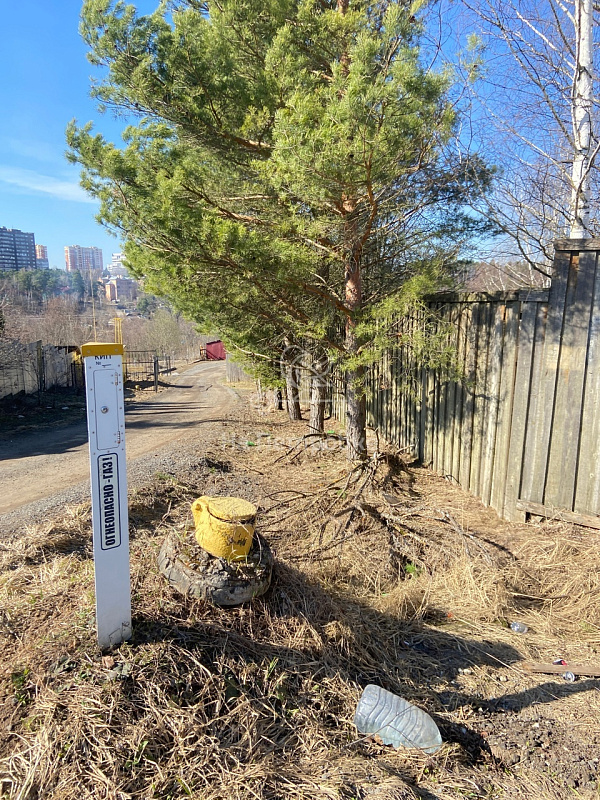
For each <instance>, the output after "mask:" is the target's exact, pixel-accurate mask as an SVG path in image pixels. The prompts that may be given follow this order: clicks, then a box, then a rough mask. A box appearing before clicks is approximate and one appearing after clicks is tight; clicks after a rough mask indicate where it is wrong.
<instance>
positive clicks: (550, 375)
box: [522, 251, 571, 503]
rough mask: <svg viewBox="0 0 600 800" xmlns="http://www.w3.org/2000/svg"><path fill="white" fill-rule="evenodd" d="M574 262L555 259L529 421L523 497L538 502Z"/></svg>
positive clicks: (565, 256) (568, 256)
mask: <svg viewBox="0 0 600 800" xmlns="http://www.w3.org/2000/svg"><path fill="white" fill-rule="evenodd" d="M570 264H571V254H570V253H569V252H566V251H564V252H560V253H558V254H557V257H556V258H555V260H554V272H553V276H552V286H551V287H550V296H549V300H548V318H547V321H546V330H545V336H544V346H543V355H542V372H541V375H540V383H539V395H538V397H537V403H536V409H535V416H533V414H532V415H531V416H530V420H529V421H528V437H527V441H526V444H525V458H526V459H527V461H528V462H530V464H531V479H530V482H529V485H528V486H527V489H528V490H529V492H530V494H528V495H526V494H523V495H522V497H523V499H526V500H531V501H533V502H535V503H542V502H543V500H544V489H545V486H546V476H547V468H548V451H549V447H550V436H551V433H552V422H553V418H554V397H555V392H556V376H557V368H558V357H559V353H560V341H561V333H562V327H563V319H564V313H565V300H566V296H567V282H568V277H569V271H570Z"/></svg>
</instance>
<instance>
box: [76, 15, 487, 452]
mask: <svg viewBox="0 0 600 800" xmlns="http://www.w3.org/2000/svg"><path fill="white" fill-rule="evenodd" d="M415 13H416V9H415V8H414V7H413V8H411V7H409V5H408V4H407V3H405V2H400V1H399V0H381V2H377V3H370V2H361V0H353V2H352V3H350V2H349V0H298V2H294V0H260V2H259V0H243V1H242V0H221V2H219V3H216V2H198V0H179V1H178V2H176V3H174V4H172V5H171V8H170V10H169V12H168V13H167V8H166V6H165V4H161V6H160V7H159V9H158V10H157V12H156V13H154V14H152V15H150V16H145V17H144V16H142V17H138V16H136V14H135V11H134V9H133V8H132V7H131V6H125V5H124V4H123V3H120V2H118V3H116V4H113V3H111V2H109V0H87V2H86V3H85V4H84V10H83V17H82V32H83V35H84V37H85V39H86V41H87V43H88V45H89V47H90V58H91V60H92V62H93V63H95V64H97V65H100V66H103V67H105V68H106V70H107V73H106V76H105V78H104V80H102V81H101V82H100V83H98V84H96V86H95V87H94V90H93V92H94V94H95V95H96V97H97V98H98V100H99V101H100V102H101V103H103V104H105V105H107V106H113V107H116V108H118V109H120V110H122V111H123V110H124V111H127V112H130V113H134V114H136V115H137V116H138V117H139V118H140V119H139V121H138V122H137V124H136V125H132V126H130V127H129V128H128V129H127V130H126V132H125V140H126V146H125V147H124V148H119V147H116V146H114V145H112V144H110V143H108V142H106V141H105V140H104V139H103V138H102V137H101V136H99V135H93V133H92V131H91V129H90V127H89V126H86V127H84V128H78V127H77V126H76V125H75V124H74V123H73V124H72V125H71V126H70V127H69V131H68V141H69V144H70V146H71V152H72V158H73V159H74V160H76V161H79V162H80V163H81V164H82V166H83V168H84V172H83V182H84V185H85V186H86V187H87V188H88V190H89V191H90V192H91V193H92V194H94V195H95V196H97V197H99V198H100V199H101V201H102V205H101V219H102V221H103V222H104V223H105V224H106V225H107V226H109V227H111V228H113V229H117V230H119V231H121V232H122V233H123V234H124V236H125V238H126V240H127V244H126V254H127V259H128V263H129V264H131V265H132V268H133V271H134V272H135V273H136V274H137V275H138V276H141V275H143V276H145V277H146V279H147V281H148V287H149V289H150V290H151V291H154V292H156V293H160V292H162V293H164V294H167V295H168V296H169V297H170V299H171V300H172V301H173V302H174V303H175V305H177V307H179V308H181V309H182V310H185V311H186V313H187V314H188V315H189V316H191V317H192V318H195V319H197V320H198V321H200V320H207V321H208V322H209V323H210V326H211V327H213V328H214V327H217V326H216V325H215V323H216V321H217V320H219V322H220V324H221V325H222V326H223V327H224V328H225V329H226V330H228V332H229V335H230V336H237V337H238V339H239V341H240V342H243V341H244V340H245V341H246V342H251V341H254V343H255V344H256V342H255V340H256V330H257V328H258V327H259V326H260V327H262V329H263V330H265V331H267V332H268V335H267V336H266V337H265V338H266V339H268V340H269V342H270V344H269V346H270V347H273V346H274V345H275V343H276V342H278V341H279V342H281V341H284V340H285V339H289V340H291V341H292V342H308V343H309V346H311V345H310V343H313V345H314V349H315V351H318V349H319V347H320V348H321V349H323V348H324V349H326V350H327V351H328V352H329V354H330V355H331V356H332V357H333V358H334V359H335V360H336V361H337V363H338V365H339V368H340V369H342V370H344V371H345V373H346V380H347V403H348V419H347V439H348V455H349V456H350V458H352V459H356V458H363V457H364V456H365V455H366V436H365V425H366V420H365V403H364V394H363V372H364V367H365V364H366V363H368V359H369V351H370V348H371V343H372V339H373V324H374V320H375V319H376V317H377V315H378V313H379V311H380V309H381V308H382V306H383V307H384V308H385V309H388V310H389V308H391V307H392V306H394V305H398V306H401V305H404V306H406V304H407V298H411V299H413V298H415V299H416V298H417V297H418V295H419V294H420V293H422V292H423V291H424V290H425V289H427V288H430V287H431V286H432V285H434V284H435V281H436V280H437V279H438V278H439V274H440V272H443V270H444V269H445V268H446V267H447V266H448V265H449V264H452V263H453V262H454V260H455V258H456V254H457V252H458V249H459V248H460V246H461V244H462V242H463V241H464V240H465V239H466V238H468V237H472V236H473V235H474V234H476V233H477V232H478V231H480V230H481V229H482V225H481V223H480V222H478V221H477V220H476V219H475V218H474V217H473V215H468V214H465V213H463V211H462V207H463V205H464V204H465V201H466V200H467V199H468V200H469V202H470V203H471V204H472V203H473V198H474V197H475V196H477V195H478V193H479V192H480V191H481V189H482V187H484V186H485V185H486V183H487V181H488V179H489V173H488V171H487V170H486V168H485V166H484V165H483V164H482V163H481V161H480V160H479V159H478V158H477V157H470V158H469V157H464V154H461V153H460V152H459V150H458V149H457V148H456V147H455V148H454V150H452V149H451V148H449V147H448V144H449V142H450V141H451V140H452V138H453V136H454V133H455V128H456V123H457V121H456V118H455V114H454V112H453V110H452V108H451V106H450V105H449V103H448V102H447V101H446V99H445V93H446V91H447V88H448V80H447V78H446V77H445V76H442V75H438V74H435V73H433V72H430V71H428V70H426V69H425V68H424V67H423V66H422V65H421V63H420V51H419V41H418V40H419V34H420V26H419V23H418V21H417V20H416V18H415V16H414V14H415ZM454 144H455V145H456V140H454ZM245 320H247V322H246V323H244V321H245ZM240 325H241V329H240ZM250 331H252V332H251V333H250ZM245 337H247V338H245ZM240 346H242V345H240Z"/></svg>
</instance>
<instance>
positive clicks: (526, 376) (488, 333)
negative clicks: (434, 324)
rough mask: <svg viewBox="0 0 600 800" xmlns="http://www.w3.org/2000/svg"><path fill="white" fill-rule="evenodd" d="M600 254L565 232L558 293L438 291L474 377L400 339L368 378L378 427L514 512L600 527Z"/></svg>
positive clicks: (557, 266) (336, 396) (595, 243)
mask: <svg viewBox="0 0 600 800" xmlns="http://www.w3.org/2000/svg"><path fill="white" fill-rule="evenodd" d="M599 254H600V240H561V241H559V242H557V243H556V255H555V261H554V271H553V278H552V284H551V288H550V289H549V290H545V291H533V290H532V291H519V292H507V293H501V294H496V293H495V294H477V295H448V296H436V298H435V301H434V302H433V303H432V305H433V306H434V307H435V308H436V309H437V311H438V312H439V314H440V316H441V317H442V318H443V319H445V320H446V321H448V322H450V323H451V326H450V330H451V332H452V333H451V337H452V340H453V341H452V343H453V345H454V347H455V348H456V352H457V354H458V360H459V363H460V365H461V366H462V368H463V371H464V378H463V379H462V380H458V381H457V380H450V379H449V378H448V377H447V376H445V375H444V374H442V373H441V372H439V371H433V370H423V369H420V368H419V365H417V364H414V363H411V358H412V357H411V355H410V352H409V351H408V350H407V349H405V348H403V347H402V345H399V346H397V347H393V348H391V349H390V350H389V351H388V352H386V353H385V354H384V357H383V358H382V360H381V362H380V363H379V364H377V365H376V366H375V367H374V368H373V369H372V370H371V371H370V373H369V376H368V379H367V408H368V419H369V424H370V425H371V426H372V427H375V428H377V429H378V430H379V432H380V434H381V435H382V436H383V437H384V438H385V439H387V440H388V441H390V442H393V443H394V444H396V445H397V446H399V447H401V448H405V449H406V450H407V451H410V452H411V453H413V454H414V455H416V456H418V457H419V459H420V460H421V461H422V462H423V463H424V464H426V465H428V466H430V467H431V468H432V469H433V470H434V471H435V472H437V473H439V474H441V475H444V476H446V477H447V478H449V479H451V480H453V481H455V482H456V483H458V484H460V485H461V486H463V487H464V488H465V489H467V490H469V491H470V492H472V493H473V494H474V495H476V496H477V497H479V498H481V500H482V501H483V502H484V503H485V504H486V505H489V506H492V507H493V508H494V509H496V511H497V512H498V513H499V514H500V515H501V516H503V517H505V518H506V519H510V520H524V519H525V518H526V516H527V515H531V514H536V515H542V516H558V517H560V518H563V519H565V520H567V521H575V522H581V523H583V524H587V525H592V526H593V527H598V528H600V518H599V517H598V515H600V270H598V257H599ZM413 324H418V321H416V322H415V323H413ZM333 389H334V391H333V392H332V396H333V403H332V405H333V412H334V415H335V416H337V417H338V418H339V419H344V415H345V408H344V402H343V385H342V383H341V381H340V378H339V377H337V378H336V379H335V380H334V386H333Z"/></svg>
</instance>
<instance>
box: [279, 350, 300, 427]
mask: <svg viewBox="0 0 600 800" xmlns="http://www.w3.org/2000/svg"><path fill="white" fill-rule="evenodd" d="M285 345H286V348H285V351H284V353H283V356H282V360H283V369H284V373H285V390H286V400H287V412H288V417H289V418H290V420H291V421H292V422H295V421H296V420H299V419H302V412H301V411H300V392H299V389H300V370H299V368H298V359H299V357H300V348H299V347H297V346H295V345H293V344H292V343H291V341H290V340H289V339H286V340H285Z"/></svg>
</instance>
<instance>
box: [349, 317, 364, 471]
mask: <svg viewBox="0 0 600 800" xmlns="http://www.w3.org/2000/svg"><path fill="white" fill-rule="evenodd" d="M357 351H358V343H357V341H356V337H355V335H354V328H353V326H350V325H349V326H348V327H347V328H346V353H347V354H348V355H352V354H355V353H356V352H357ZM364 372H365V371H364V367H356V368H355V369H349V370H346V455H347V456H348V458H349V459H350V460H351V461H361V460H364V459H365V458H366V457H367V404H366V399H365V393H364V385H363V384H364Z"/></svg>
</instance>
